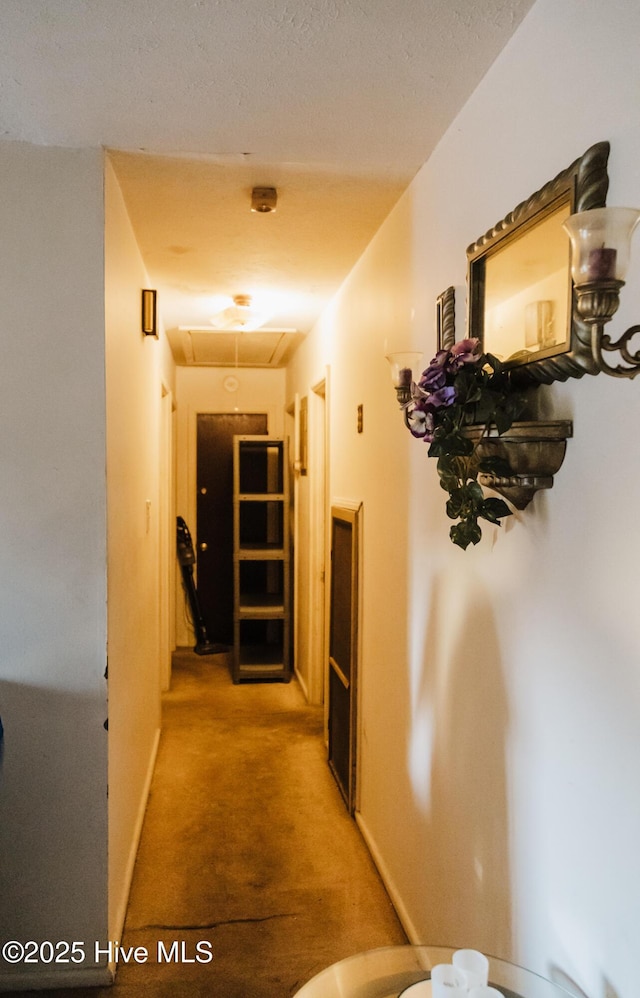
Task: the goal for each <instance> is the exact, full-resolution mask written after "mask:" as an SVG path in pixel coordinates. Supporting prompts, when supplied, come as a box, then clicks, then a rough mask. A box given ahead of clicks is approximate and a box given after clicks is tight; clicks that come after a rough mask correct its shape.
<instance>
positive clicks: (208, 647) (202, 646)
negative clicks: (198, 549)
mask: <svg viewBox="0 0 640 998" xmlns="http://www.w3.org/2000/svg"><path fill="white" fill-rule="evenodd" d="M176 541H177V547H178V562H179V564H180V571H181V573H182V584H183V586H184V590H185V592H186V594H187V599H188V601H189V608H190V610H191V620H192V623H193V629H194V631H195V635H196V645H195V648H194V649H193V650H194V652H195V653H196V655H217V654H219V653H220V652H224V651H229V647H228V645H219V644H214V643H213V642H212V641H210V640H209V635H208V634H207V628H206V626H205V622H204V617H203V616H202V610H201V608H200V601H199V599H198V590H197V589H196V584H195V581H194V578H193V566H194V565H195V563H196V555H195V551H194V550H193V541H192V540H191V533H190V531H189V528H188V526H187V524H186V523H185V521H184V520H183V518H182V517H181V516H178V517H177V518H176Z"/></svg>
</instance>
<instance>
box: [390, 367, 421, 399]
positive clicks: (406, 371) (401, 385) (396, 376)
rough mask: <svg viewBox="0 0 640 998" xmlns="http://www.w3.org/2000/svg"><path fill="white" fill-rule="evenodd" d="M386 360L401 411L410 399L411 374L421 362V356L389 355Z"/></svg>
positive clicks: (412, 379)
mask: <svg viewBox="0 0 640 998" xmlns="http://www.w3.org/2000/svg"><path fill="white" fill-rule="evenodd" d="M387 360H388V361H389V367H390V368H391V381H392V382H393V387H394V388H395V390H396V398H397V399H398V404H399V406H400V408H401V409H402V408H403V407H404V406H405V405H406V404H407V402H409V400H410V399H411V384H412V382H414V381H415V377H414V375H413V372H414V371H415V370H416V369H417V367H418V365H419V363H420V361H421V360H422V354H421V353H389V354H387Z"/></svg>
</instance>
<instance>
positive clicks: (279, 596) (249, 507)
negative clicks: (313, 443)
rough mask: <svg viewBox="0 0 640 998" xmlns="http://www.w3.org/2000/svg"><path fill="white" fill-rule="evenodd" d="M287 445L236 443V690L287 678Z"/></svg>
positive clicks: (253, 440)
mask: <svg viewBox="0 0 640 998" xmlns="http://www.w3.org/2000/svg"><path fill="white" fill-rule="evenodd" d="M288 512H289V487H288V474H287V446H286V441H285V440H283V439H281V438H274V437H265V436H236V437H234V438H233V535H234V536H233V550H234V581H233V585H234V643H233V664H232V675H233V681H234V683H240V682H246V681H250V680H254V681H255V680H267V679H280V680H284V681H285V682H288V681H289V679H290V678H291V661H290V658H291V651H290V646H291V596H290V576H289V573H290V552H289V537H288V529H287V525H288Z"/></svg>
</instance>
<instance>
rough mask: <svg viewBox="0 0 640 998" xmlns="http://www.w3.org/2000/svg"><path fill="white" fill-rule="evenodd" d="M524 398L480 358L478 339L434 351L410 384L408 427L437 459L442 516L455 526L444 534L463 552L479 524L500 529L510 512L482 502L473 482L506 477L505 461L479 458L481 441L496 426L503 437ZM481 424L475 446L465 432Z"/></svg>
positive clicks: (500, 504)
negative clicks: (486, 477)
mask: <svg viewBox="0 0 640 998" xmlns="http://www.w3.org/2000/svg"><path fill="white" fill-rule="evenodd" d="M525 403H526V400H525V396H524V395H523V393H522V392H519V391H518V390H517V389H514V386H513V385H512V383H511V381H510V378H509V373H508V371H507V370H506V369H505V367H504V365H503V364H502V363H501V362H500V361H499V360H498V358H497V357H494V356H493V355H492V354H489V353H483V352H482V349H481V347H480V341H479V340H478V339H466V340H461V341H460V342H459V343H455V344H454V345H453V346H452V347H451V349H449V350H439V351H438V353H437V354H436V355H435V357H434V358H433V360H432V361H431V363H430V364H429V366H428V367H427V369H426V370H425V371H423V373H422V376H421V378H420V380H419V381H418V382H417V384H416V383H413V384H412V385H411V398H410V399H409V401H408V402H406V403H405V407H404V408H405V416H406V422H407V426H408V427H409V429H410V431H411V433H412V434H413V435H414V437H420V438H421V439H423V440H424V441H425V442H426V443H428V444H429V457H435V458H437V459H438V475H439V476H440V485H441V487H442V488H443V489H444V490H445V492H448V493H449V499H448V501H447V515H448V516H449V517H450V518H451V519H452V520H457V521H458V522H457V523H454V525H453V526H452V527H451V530H450V532H449V535H450V537H451V540H452V541H453V543H454V544H457V545H458V546H459V547H461V548H463V549H466V548H467V547H468V546H469V544H477V543H478V541H479V540H480V539H481V537H482V530H481V528H480V524H479V523H478V520H480V519H483V520H488V521H489V522H490V523H495V524H497V525H498V526H500V525H501V522H500V521H501V520H502V519H503V517H505V516H510V515H511V510H510V509H509V507H508V505H507V504H506V502H505V501H504V500H503V499H497V498H492V497H489V498H487V497H486V496H485V494H484V492H483V490H482V486H481V485H480V484H479V482H478V475H479V474H480V473H482V472H486V473H491V474H494V475H499V476H508V475H510V474H511V473H512V472H511V468H510V466H509V463H508V462H507V461H505V460H504V458H499V457H489V458H480V457H479V454H478V447H479V444H480V442H481V440H482V436H485V435H487V434H488V433H489V430H490V428H491V426H492V425H495V427H496V430H497V432H498V434H502V433H505V432H506V431H507V430H508V429H509V428H510V427H511V425H512V424H513V422H514V421H515V420H516V419H517V418H518V417H519V416H520V415H521V414H522V412H523V410H524V408H525ZM478 424H481V425H484V433H483V434H482V436H481V437H480V438H479V439H478V440H477V442H476V443H475V444H474V442H473V441H472V440H471V439H470V438H469V436H465V433H464V428H465V427H468V426H470V425H478Z"/></svg>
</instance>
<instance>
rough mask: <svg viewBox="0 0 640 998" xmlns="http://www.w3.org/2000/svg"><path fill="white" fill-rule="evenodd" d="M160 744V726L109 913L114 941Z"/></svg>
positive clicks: (119, 932) (121, 925) (119, 934)
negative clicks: (119, 885) (115, 898)
mask: <svg viewBox="0 0 640 998" xmlns="http://www.w3.org/2000/svg"><path fill="white" fill-rule="evenodd" d="M159 744H160V728H158V729H157V731H156V733H155V737H154V739H153V745H152V747H151V754H150V756H149V763H148V765H147V774H146V777H145V781H144V786H143V788H142V794H141V795H140V801H139V804H138V813H137V815H136V822H135V825H134V829H133V836H132V838H131V846H130V848H129V856H128V858H127V865H126V868H125V874H124V883H123V886H122V892H121V894H120V899H119V901H118V903H117V905H115V911H114V912H113V916H111V912H110V915H109V939H112V940H114V941H115V940H120V939H122V931H123V929H124V920H125V917H126V914H127V905H128V904H129V893H130V891H131V881H132V880H133V868H134V866H135V863H136V856H137V854H138V846H139V845H140V836H141V835H142V825H143V822H144V814H145V811H146V808H147V800H148V799H149V791H150V789H151V780H152V779H153V771H154V769H155V766H156V756H157V755H158V746H159ZM111 970H112V971H113V974H114V976H115V967H114V966H111Z"/></svg>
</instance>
